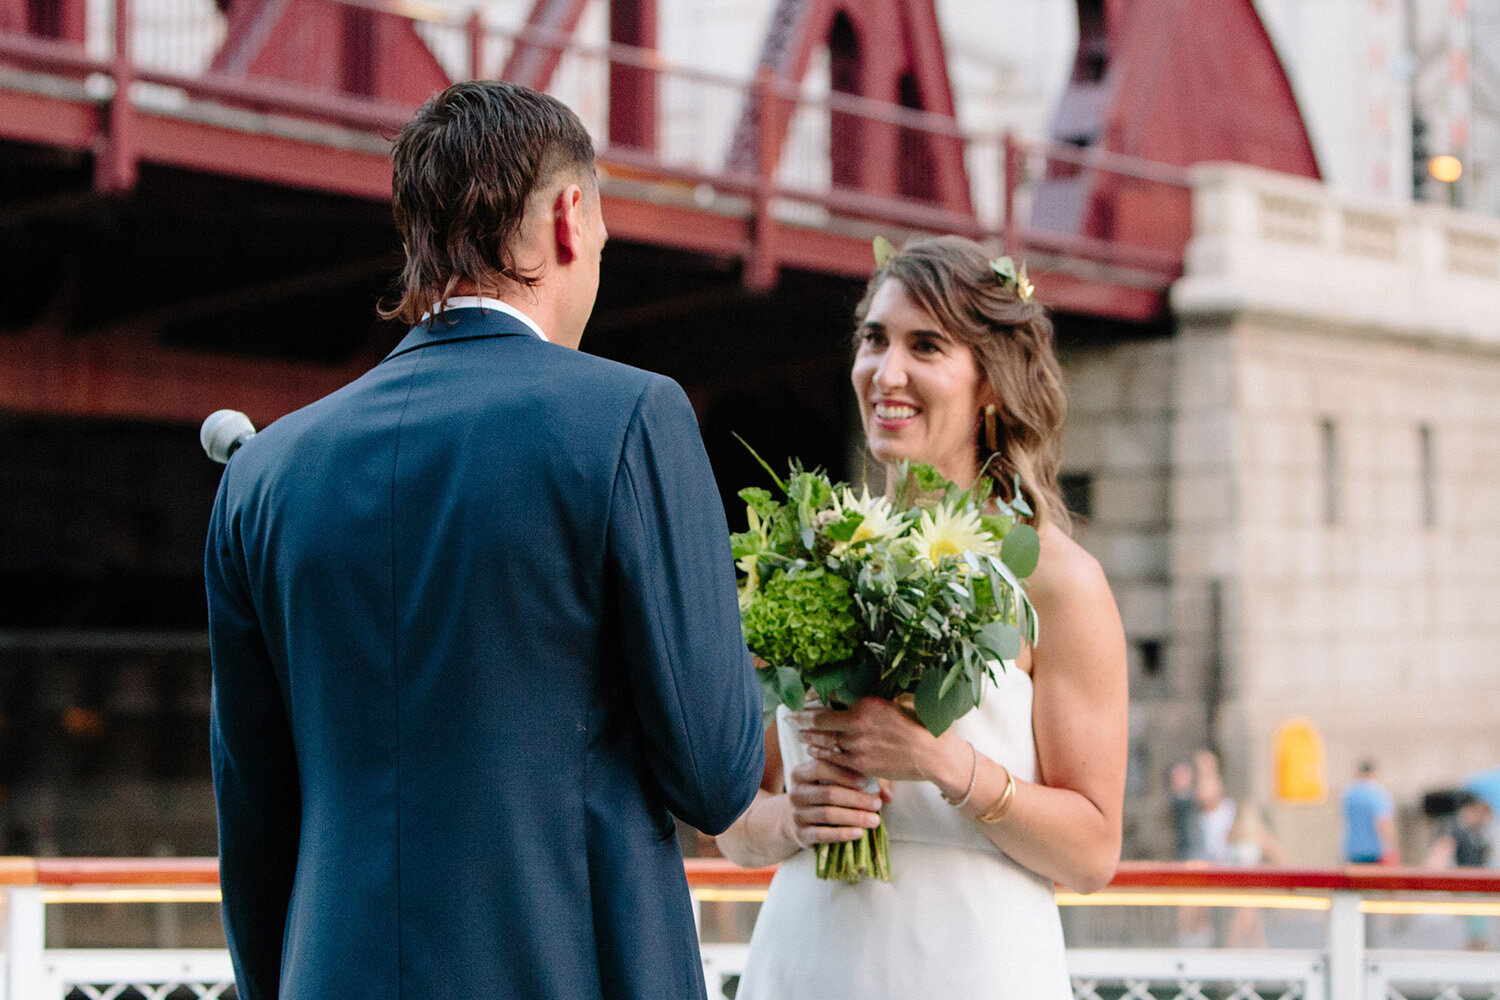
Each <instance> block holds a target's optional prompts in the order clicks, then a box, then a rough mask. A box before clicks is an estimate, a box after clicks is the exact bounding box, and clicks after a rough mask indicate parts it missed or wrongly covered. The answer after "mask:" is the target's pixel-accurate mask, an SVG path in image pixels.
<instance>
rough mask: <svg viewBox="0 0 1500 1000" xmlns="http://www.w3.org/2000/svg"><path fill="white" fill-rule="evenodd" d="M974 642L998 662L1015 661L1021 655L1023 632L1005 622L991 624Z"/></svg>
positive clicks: (983, 629)
mask: <svg viewBox="0 0 1500 1000" xmlns="http://www.w3.org/2000/svg"><path fill="white" fill-rule="evenodd" d="M974 641H975V642H976V643H977V644H978V645H979V646H980V647H981V648H983V649H986V650H988V651H989V653H990V655H991V656H993V657H994V658H995V659H997V660H1014V659H1015V658H1016V657H1018V656H1020V655H1021V632H1020V630H1019V629H1017V628H1016V627H1015V626H1014V625H1009V624H1006V623H1005V622H990V623H989V624H988V625H986V626H985V627H984V628H982V629H980V630H979V634H978V635H977V636H975V637H974Z"/></svg>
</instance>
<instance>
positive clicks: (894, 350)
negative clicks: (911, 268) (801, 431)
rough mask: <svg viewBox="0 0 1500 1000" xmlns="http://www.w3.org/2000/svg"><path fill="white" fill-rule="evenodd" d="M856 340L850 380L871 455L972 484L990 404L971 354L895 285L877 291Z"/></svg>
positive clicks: (902, 289)
mask: <svg viewBox="0 0 1500 1000" xmlns="http://www.w3.org/2000/svg"><path fill="white" fill-rule="evenodd" d="M857 336H858V343H859V347H858V350H857V351H856V353H855V356H854V370H853V372H852V373H851V376H850V377H851V379H852V380H853V382H854V392H855V395H856V396H857V397H858V398H859V416H860V420H861V421H862V422H863V423H864V428H865V439H866V441H868V442H869V445H870V451H871V452H873V453H874V455H875V457H876V458H878V459H880V461H882V462H884V463H885V464H887V465H893V464H895V463H896V462H899V461H901V460H903V459H905V460H908V461H912V462H926V463H928V464H930V465H935V466H937V468H938V470H939V471H940V472H942V473H943V474H944V475H946V476H947V477H948V478H949V479H951V480H953V481H954V482H957V483H963V484H965V485H967V484H969V483H971V482H973V481H974V479H975V477H976V476H978V475H979V461H978V458H977V456H976V451H977V440H978V439H977V435H978V433H979V421H980V411H981V410H982V409H983V408H984V406H985V404H986V403H988V402H991V401H992V399H993V397H992V395H991V392H990V389H989V383H988V381H987V380H986V379H985V377H984V373H983V372H982V371H981V369H980V367H979V361H978V359H977V358H976V357H975V356H974V352H973V350H972V349H970V348H969V347H968V346H967V345H965V344H961V343H959V342H958V341H957V340H954V339H953V337H952V336H951V335H949V334H948V333H947V332H945V331H944V330H943V329H942V328H941V327H940V326H939V325H938V323H937V321H936V320H935V319H933V318H932V317H931V316H930V315H928V314H927V312H926V311H925V310H924V309H922V308H921V307H920V306H918V305H917V304H916V303H915V302H913V301H912V299H911V296H909V295H908V294H907V292H906V288H905V286H904V285H902V284H901V283H900V282H899V281H895V280H888V281H886V282H885V283H883V284H882V285H881V286H880V287H879V288H877V289H876V290H875V295H874V296H873V297H872V298H871V300H870V309H869V312H868V313H867V314H866V315H865V321H864V323H863V324H862V325H861V327H860V329H859V332H858V334H857Z"/></svg>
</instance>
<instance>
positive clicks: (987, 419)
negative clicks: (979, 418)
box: [984, 403, 1000, 455]
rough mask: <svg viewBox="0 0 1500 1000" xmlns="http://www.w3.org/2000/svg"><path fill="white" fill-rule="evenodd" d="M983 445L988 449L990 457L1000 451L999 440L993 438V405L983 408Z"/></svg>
mask: <svg viewBox="0 0 1500 1000" xmlns="http://www.w3.org/2000/svg"><path fill="white" fill-rule="evenodd" d="M984 443H985V445H986V446H987V447H988V448H989V449H990V454H991V455H993V454H995V452H997V451H999V450H1000V439H999V438H998V437H996V436H995V404H994V403H991V404H989V405H988V406H986V407H985V408H984Z"/></svg>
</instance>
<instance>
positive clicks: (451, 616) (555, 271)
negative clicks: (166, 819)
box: [207, 82, 763, 1000]
mask: <svg viewBox="0 0 1500 1000" xmlns="http://www.w3.org/2000/svg"><path fill="white" fill-rule="evenodd" d="M394 158H395V213H396V221H397V226H398V228H399V229H400V232H401V237H402V240H403V242H404V245H405V249H406V266H405V270H404V272H403V275H402V281H403V286H404V287H403V295H402V298H401V300H400V302H399V304H398V305H397V307H396V308H395V309H394V310H393V315H397V316H400V317H402V318H404V319H406V320H407V321H409V322H411V323H413V328H412V330H411V332H410V333H409V334H407V336H406V338H405V339H404V340H403V341H402V342H401V343H400V345H399V346H398V347H397V348H396V349H395V350H394V351H392V352H391V354H390V355H389V356H388V357H387V358H386V359H385V360H384V361H383V362H381V363H380V364H379V365H377V366H376V367H375V368H374V369H373V370H371V371H370V372H369V373H368V374H366V375H364V376H363V377H361V378H360V379H358V380H357V381H355V382H353V383H352V384H350V385H348V386H346V387H345V388H343V389H341V390H340V391H338V392H335V393H334V394H333V395H331V396H328V397H327V398H325V399H323V400H321V401H319V402H317V403H314V404H312V405H311V406H309V407H307V408H305V409H303V410H300V411H298V412H296V413H293V414H291V415H290V416H287V417H285V418H284V419H282V420H280V421H278V422H276V423H274V424H272V425H271V426H270V427H268V428H266V429H265V430H264V431H263V432H262V433H260V434H259V435H257V436H256V437H255V438H254V439H253V440H252V441H250V442H249V443H247V444H246V445H245V446H244V447H243V448H242V449H241V450H240V451H239V452H238V453H236V455H235V457H234V458H233V460H232V461H231V462H230V463H229V466H228V468H227V469H226V471H225V473H224V478H223V481H222V483H221V485H220V487H219V495H218V499H217V501H216V503H215V506H214V512H213V518H212V522H211V524H210V527H209V536H208V547H207V576H208V598H209V631H210V638H211V645H212V652H213V677H214V700H213V718H212V722H213V729H212V746H213V768H214V785H215V790H216V793H217V798H218V805H219V839H220V864H221V880H222V884H223V892H224V923H225V930H226V932H227V935H228V940H229V947H230V952H231V954H232V956H233V959H234V966H235V975H236V977H237V979H238V983H239V991H240V997H241V998H242V1000H270V998H275V997H284V998H295V1000H334V998H344V997H347V998H350V1000H354V998H358V1000H475V998H479V997H485V998H516V1000H521V998H525V1000H548V998H558V1000H563V998H567V1000H576V998H590V997H601V998H602V997H610V998H614V997H619V998H653V1000H655V998H669V1000H672V998H683V1000H687V998H693V1000H701V998H702V997H703V996H704V984H703V978H702V972H701V967H700V965H699V959H698V950H697V937H696V934H695V932H694V926H693V915H692V912H691V907H690V900H689V897H688V892H687V886H686V883H685V879H684V876H683V870H682V862H681V857H680V855H679V853H678V847H677V842H676V838H675V836H674V823H673V820H672V814H673V813H675V814H676V815H678V816H680V817H682V818H683V819H684V820H686V821H688V822H689V823H691V824H693V825H694V826H696V827H698V828H700V829H702V830H705V831H707V832H710V833H716V832H718V831H721V830H723V829H724V828H725V827H727V826H728V825H729V824H730V822H732V821H733V820H734V819H735V818H736V817H737V816H738V815H739V814H740V812H741V811H743V810H744V808H745V807H746V806H747V805H748V804H749V803H750V800H751V798H752V797H753V796H754V794H755V789H756V786H757V784H758V783H759V781H760V776H761V770H762V764H763V749H762V727H761V721H760V695H759V693H758V690H757V686H756V684H755V681H754V676H753V673H752V670H751V667H750V663H749V659H748V655H747V653H746V651H745V646H744V643H743V642H742V641H741V638H740V627H739V617H738V613H737V610H736V605H735V592H734V574H733V568H732V565H731V561H730V554H729V542H728V535H727V533H726V530H725V524H724V518H723V514H722V512H721V507H720V504H719V498H718V494H717V492H716V490H715V488H714V484H713V479H712V477H711V474H710V470H709V466H708V462H707V459H706V457H705V455H704V452H703V446H702V443H701V441H700V439H699V436H698V430H697V425H696V423H695V422H694V418H693V412H692V410H691V409H690V408H689V406H688V402H687V399H686V397H685V396H684V394H683V392H682V390H681V389H680V388H679V387H678V386H677V385H676V384H675V383H673V382H671V381H670V380H668V379H666V378H662V377H660V376H655V375H651V374H648V373H646V372H642V371H638V370H635V369H632V368H627V367H624V366H621V365H617V364H613V363H610V362H607V361H602V360H599V359H597V358H593V357H590V356H588V355H584V354H580V353H578V352H577V350H575V348H577V346H578V342H579V338H580V337H581V336H582V333H583V328H584V325H585V323H586V322H587V321H588V317H589V313H590V311H591V310H592V308H593V303H594V295H595V292H596V291H597V289H598V285H599V257H600V251H601V249H602V248H603V245H604V241H605V238H606V235H605V229H604V221H603V219H602V217H601V214H600V199H599V191H598V187H597V184H596V181H595V176H594V153H593V146H592V144H591V142H590V140H589V137H588V135H587V133H586V132H585V131H584V129H583V126H582V125H581V124H580V123H579V121H578V119H577V118H576V117H575V116H574V115H573V113H572V112H571V111H569V110H568V109H567V108H566V107H564V106H563V105H562V104H560V103H558V102H557V101H555V100H553V99H552V98H550V97H547V96H545V95H542V94H538V93H535V92H533V91H530V90H527V89H526V88H524V87H519V86H514V85H511V84H507V83H495V82H476V83H462V84H458V85H455V86H453V87H450V88H449V89H448V90H446V91H444V92H443V93H442V94H440V95H438V96H437V97H435V98H433V99H432V100H430V101H429V102H428V103H427V104H426V105H424V106H423V107H422V109H421V110H420V111H418V112H417V115H416V117H415V118H414V119H413V120H412V121H411V122H410V123H409V124H408V125H407V126H406V127H405V128H404V129H403V130H402V132H401V134H400V136H399V137H398V138H397V140H396V145H395V152H394Z"/></svg>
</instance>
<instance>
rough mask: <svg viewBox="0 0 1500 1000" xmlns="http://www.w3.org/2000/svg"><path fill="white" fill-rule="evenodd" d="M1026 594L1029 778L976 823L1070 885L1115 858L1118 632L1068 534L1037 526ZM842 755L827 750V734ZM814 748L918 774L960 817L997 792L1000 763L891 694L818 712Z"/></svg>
mask: <svg viewBox="0 0 1500 1000" xmlns="http://www.w3.org/2000/svg"><path fill="white" fill-rule="evenodd" d="M1042 538H1043V543H1042V545H1043V547H1042V558H1041V561H1040V563H1039V564H1038V569H1037V573H1036V574H1035V575H1034V576H1033V577H1032V580H1031V583H1030V585H1029V586H1028V588H1027V589H1028V593H1029V595H1030V597H1031V600H1032V602H1033V604H1035V605H1036V609H1037V614H1038V616H1039V617H1040V619H1041V622H1042V641H1041V643H1040V644H1039V645H1038V646H1037V648H1035V649H1034V650H1032V651H1031V656H1032V659H1031V673H1032V680H1033V684H1034V691H1035V698H1034V703H1033V708H1032V728H1033V732H1034V734H1035V737H1036V751H1037V761H1038V765H1039V775H1038V777H1039V779H1040V780H1039V781H1038V782H1036V783H1032V782H1025V781H1020V780H1016V781H1015V786H1016V787H1015V790H1014V792H1013V793H1012V797H1011V802H1010V805H1009V807H1008V808H1007V809H1005V813H1004V816H1003V817H1001V818H1000V819H999V820H998V821H996V822H993V823H984V822H980V823H979V826H980V828H981V829H982V830H983V831H984V834H985V836H986V837H988V838H989V839H990V840H991V841H992V842H994V844H995V845H996V846H998V847H999V848H1000V849H1001V850H1003V851H1005V853H1006V854H1008V855H1009V856H1010V857H1011V858H1013V859H1014V860H1016V861H1017V862H1019V863H1021V864H1023V865H1025V866H1026V867H1028V868H1030V869H1031V870H1033V871H1035V872H1037V873H1038V874H1041V875H1044V876H1046V877H1048V878H1051V879H1053V880H1054V881H1056V882H1060V883H1062V884H1063V885H1066V886H1068V887H1070V888H1073V889H1076V890H1078V891H1080V892H1093V891H1095V890H1097V889H1102V888H1103V887H1104V886H1106V885H1108V884H1109V880H1110V879H1111V878H1112V877H1113V876H1114V872H1115V868H1116V867H1117V866H1118V864H1119V860H1120V836H1121V834H1120V823H1121V813H1122V810H1123V799H1124V792H1125V758H1126V739H1127V734H1128V722H1127V690H1126V673H1125V637H1124V633H1123V631H1122V629H1121V626H1120V617H1119V613H1118V611H1116V609H1115V602H1114V598H1113V596H1112V595H1111V594H1110V591H1109V584H1108V583H1107V582H1106V581H1105V579H1104V573H1103V571H1102V570H1101V569H1100V568H1099V564H1098V563H1097V562H1096V561H1095V560H1094V559H1093V557H1091V556H1089V555H1088V554H1087V553H1086V552H1084V551H1083V549H1082V548H1080V547H1079V546H1078V545H1077V544H1076V543H1075V542H1073V541H1072V540H1071V539H1069V538H1067V537H1066V536H1064V535H1062V534H1061V533H1060V532H1056V531H1055V530H1050V529H1049V530H1044V532H1043V535H1042ZM834 732H838V733H839V735H840V745H841V746H842V748H843V752H842V753H835V752H834V751H833V744H832V742H831V736H832V733H834ZM809 742H810V743H811V749H812V752H813V754H814V756H815V757H818V758H819V759H822V760H829V759H842V760H843V761H845V762H847V763H848V764H850V765H851V766H854V767H857V768H859V769H860V770H862V771H864V772H865V773H867V774H873V775H877V776H879V777H882V778H890V779H894V780H925V781H931V782H933V783H934V784H936V785H937V786H938V788H939V789H940V790H941V791H942V792H943V794H944V795H945V796H947V797H948V799H949V801H952V802H958V801H961V800H963V798H964V794H965V792H966V791H969V789H970V782H971V780H972V783H973V786H972V791H970V792H969V796H968V799H967V801H965V802H964V803H963V805H962V807H961V811H962V812H963V813H965V814H966V815H968V816H970V817H972V818H974V819H976V821H977V820H978V817H979V816H981V815H983V814H985V813H986V812H990V811H991V810H993V809H994V807H995V806H997V805H998V804H999V802H1000V799H1001V797H1002V796H1003V795H1004V794H1005V789H1006V784H1007V781H1008V777H1007V772H1006V769H1005V768H1004V767H1002V766H1001V765H999V764H997V763H995V762H994V761H992V760H990V759H989V758H988V757H985V756H984V755H982V754H976V753H975V752H974V751H973V750H972V749H971V747H970V745H969V744H968V743H967V742H966V741H964V740H963V739H961V738H959V737H958V735H957V734H956V733H954V732H953V731H952V730H949V731H948V732H946V733H944V734H943V736H942V737H941V738H938V739H934V738H933V737H932V735H931V734H929V733H928V732H927V730H925V729H923V728H922V727H921V726H920V725H918V724H917V723H915V722H913V721H912V720H910V719H909V718H907V717H906V716H905V715H903V714H902V713H901V712H900V711H899V710H898V709H896V708H895V707H894V706H893V705H891V703H890V702H886V701H880V700H878V699H873V698H872V699H866V700H865V701H863V702H861V703H860V704H859V705H857V706H855V708H854V709H853V710H852V711H849V712H829V713H822V714H820V715H819V717H818V723H817V730H815V732H814V734H813V735H812V737H811V739H810V741H809Z"/></svg>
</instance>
